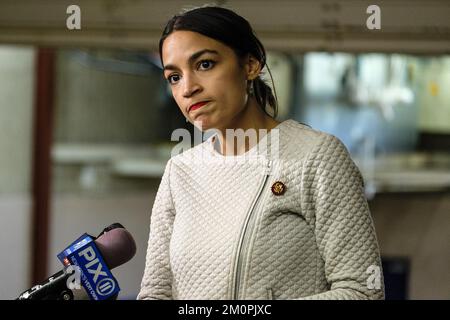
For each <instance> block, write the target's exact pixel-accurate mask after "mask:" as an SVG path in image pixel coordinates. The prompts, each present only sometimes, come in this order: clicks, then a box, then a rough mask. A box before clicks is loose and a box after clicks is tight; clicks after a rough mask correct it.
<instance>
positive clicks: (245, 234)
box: [231, 160, 272, 300]
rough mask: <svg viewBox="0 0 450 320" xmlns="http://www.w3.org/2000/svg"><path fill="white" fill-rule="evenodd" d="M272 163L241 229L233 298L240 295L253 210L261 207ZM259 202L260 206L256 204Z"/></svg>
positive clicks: (269, 162)
mask: <svg viewBox="0 0 450 320" xmlns="http://www.w3.org/2000/svg"><path fill="white" fill-rule="evenodd" d="M271 164H272V161H271V160H269V161H268V163H267V166H266V173H265V176H264V180H263V182H262V184H261V186H260V188H259V190H258V194H257V195H256V198H255V200H254V201H253V204H252V206H251V209H250V211H249V212H248V213H247V216H246V218H245V222H244V226H243V228H242V231H241V236H240V238H239V245H238V251H237V259H236V263H235V268H234V270H235V276H234V286H233V289H234V290H233V293H232V295H231V296H232V299H234V300H237V299H238V297H239V287H240V284H241V281H242V279H241V278H242V273H243V272H242V269H243V262H244V258H245V257H246V253H247V247H248V244H247V242H248V240H249V236H250V235H251V234H252V232H251V231H252V230H253V227H254V223H253V220H254V219H253V217H255V215H254V214H253V212H255V211H256V210H254V209H255V208H258V207H259V204H260V202H259V200H260V196H261V193H262V192H263V190H264V186H265V185H266V183H267V180H268V178H269V175H270V169H271ZM256 204H258V206H257V205H256ZM251 222H252V223H251Z"/></svg>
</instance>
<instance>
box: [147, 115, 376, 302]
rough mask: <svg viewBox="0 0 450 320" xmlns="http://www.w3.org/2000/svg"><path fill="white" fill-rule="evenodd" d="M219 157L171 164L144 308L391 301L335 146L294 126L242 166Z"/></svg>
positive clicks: (212, 153) (193, 152) (190, 153)
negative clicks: (170, 303)
mask: <svg viewBox="0 0 450 320" xmlns="http://www.w3.org/2000/svg"><path fill="white" fill-rule="evenodd" d="M214 146H215V145H214V142H213V137H210V138H209V139H208V140H206V141H205V142H203V143H201V144H199V145H197V146H195V147H193V148H191V149H189V150H187V151H185V152H183V153H182V154H179V155H177V156H174V157H172V158H171V159H170V160H169V161H168V163H167V165H166V169H165V172H164V175H163V177H162V180H161V184H160V186H159V189H158V192H157V194H156V198H155V202H154V204H153V208H152V212H151V217H150V234H149V241H148V249H147V256H146V264H145V270H144V275H143V279H142V283H141V290H140V292H139V295H138V299H383V298H384V285H383V276H382V270H381V261H380V254H379V248H378V243H377V238H376V234H375V230H374V226H373V221H372V218H371V216H370V212H369V208H368V205H367V201H366V199H365V197H364V190H363V179H362V176H361V174H360V171H359V170H358V168H357V167H356V165H355V164H354V162H353V161H352V160H351V158H350V155H349V153H348V151H347V149H346V148H345V146H344V145H343V144H342V142H341V141H340V140H339V139H337V138H336V137H334V136H332V135H329V134H326V133H323V132H320V131H316V130H313V129H311V128H309V127H307V126H305V125H303V124H300V123H298V122H297V121H295V120H292V119H290V120H286V121H283V122H282V123H281V124H279V125H278V126H277V127H276V128H274V129H272V130H271V131H270V133H269V134H267V135H266V136H265V137H264V138H263V139H262V140H261V141H260V143H258V145H257V146H255V147H253V148H252V149H250V150H249V151H248V152H247V153H245V154H244V155H240V156H223V155H221V154H220V153H219V152H217V151H216V150H215V147H214ZM277 181H278V182H281V183H282V184H283V185H284V186H285V192H284V193H283V194H279V195H277V194H276V193H274V192H273V191H272V188H271V187H272V185H273V184H274V183H275V182H277Z"/></svg>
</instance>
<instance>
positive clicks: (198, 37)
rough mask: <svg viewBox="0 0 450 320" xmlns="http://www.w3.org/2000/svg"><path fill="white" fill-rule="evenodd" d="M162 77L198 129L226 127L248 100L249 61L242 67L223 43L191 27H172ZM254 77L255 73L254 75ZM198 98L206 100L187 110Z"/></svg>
mask: <svg viewBox="0 0 450 320" xmlns="http://www.w3.org/2000/svg"><path fill="white" fill-rule="evenodd" d="M162 60H163V64H164V77H165V78H166V79H167V80H168V82H169V85H170V87H171V89H172V94H173V97H174V99H175V101H176V103H177V104H178V106H179V108H180V110H181V112H182V113H183V115H184V116H185V117H186V118H187V119H189V120H190V121H191V122H192V123H194V124H195V125H196V126H197V127H198V124H199V123H201V128H200V129H201V130H203V131H204V130H207V129H211V128H217V129H220V128H225V127H227V126H228V125H229V124H231V123H233V121H236V118H237V117H238V116H239V113H240V112H241V111H242V110H243V109H244V108H245V106H246V103H247V99H248V96H247V80H248V79H249V75H250V77H251V74H252V73H251V66H250V64H247V63H244V65H243V66H242V67H241V66H240V65H239V61H238V58H237V56H236V54H235V53H234V51H233V50H232V49H231V48H230V47H228V46H226V45H225V44H223V43H221V42H219V41H216V40H214V39H212V38H209V37H206V36H204V35H202V34H200V33H197V32H192V31H175V32H173V33H172V34H170V35H169V36H168V37H167V38H166V39H165V40H164V43H163V47H162ZM253 78H254V77H253ZM199 102H207V103H206V104H204V105H202V106H201V107H200V108H197V109H193V110H190V107H191V106H192V105H194V104H197V103H199Z"/></svg>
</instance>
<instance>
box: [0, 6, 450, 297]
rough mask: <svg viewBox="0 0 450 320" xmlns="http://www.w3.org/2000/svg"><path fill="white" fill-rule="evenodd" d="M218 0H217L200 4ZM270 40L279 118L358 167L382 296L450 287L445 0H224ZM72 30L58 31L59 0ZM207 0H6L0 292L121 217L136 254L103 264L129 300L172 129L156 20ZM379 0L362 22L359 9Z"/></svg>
mask: <svg viewBox="0 0 450 320" xmlns="http://www.w3.org/2000/svg"><path fill="white" fill-rule="evenodd" d="M210 3H213V2H210ZM216 3H218V4H222V5H224V6H226V7H228V8H231V9H234V10H235V11H237V12H238V13H239V14H241V15H243V16H244V17H245V18H247V19H248V20H249V22H250V23H251V24H252V26H253V27H254V29H255V31H256V33H257V35H258V36H259V38H260V39H261V40H262V42H263V43H264V45H265V46H266V49H267V51H268V65H269V67H270V68H271V71H272V75H273V78H274V81H275V87H276V90H277V94H278V99H279V104H280V107H279V116H278V118H277V119H278V120H279V121H282V120H284V119H288V118H292V119H295V120H297V121H299V122H303V123H306V124H308V125H310V126H311V127H313V128H314V129H318V130H322V131H325V132H328V133H331V134H334V135H336V136H337V137H339V138H340V139H341V140H342V141H343V142H344V143H345V145H346V146H347V148H348V149H349V151H350V152H351V154H352V157H353V159H354V160H355V162H356V163H357V164H358V166H359V167H360V169H361V171H362V173H363V176H364V179H365V188H366V196H367V199H368V201H369V206H370V209H371V213H372V215H373V219H374V222H375V227H376V231H377V236H378V240H379V243H380V247H381V253H382V258H383V268H384V276H385V284H386V297H387V298H388V299H449V298H450V272H449V270H450V268H449V267H450V3H449V2H448V1H447V0H445V1H444V0H441V1H437V0H430V1H418V0H410V1H403V0H402V1H400V0H390V1H376V3H372V2H371V1H350V0H349V1H320V0H319V1H307V0H304V1H288V0H279V1H268V0H249V1H220V2H216ZM71 4H77V5H78V6H79V7H80V9H81V30H68V29H67V28H66V19H67V18H68V17H69V15H70V14H67V12H66V10H67V7H68V6H69V5H71ZM202 4H204V2H202V1H181V0H180V1H178V0H173V1H139V0H134V1H132V0H128V1H127V0H122V1H112V0H110V1H106V0H104V1H100V0H89V1H87V0H85V1H64V0H45V1H44V0H41V1H25V0H1V1H0V130H1V134H0V228H1V230H0V240H1V241H0V254H1V257H2V258H1V266H0V299H13V298H16V297H17V296H18V294H19V293H21V292H22V291H24V290H26V289H28V288H29V287H31V286H32V285H33V284H36V283H37V282H39V281H42V280H43V279H45V278H47V277H48V276H49V275H50V274H53V273H55V272H56V271H58V270H60V269H61V265H60V263H59V261H58V260H57V258H56V254H57V253H59V252H60V250H62V249H64V247H65V246H66V245H68V244H69V243H71V242H72V241H73V240H75V239H76V238H77V237H78V236H80V235H81V234H82V233H84V232H88V233H90V234H92V235H97V234H98V233H99V232H100V231H101V230H102V229H103V228H104V227H106V226H107V225H109V224H111V223H113V222H120V223H122V224H123V225H124V226H125V227H126V228H127V229H128V230H129V231H130V232H131V233H132V235H133V236H134V238H135V240H136V242H137V246H138V251H137V254H136V256H135V257H134V258H133V260H131V261H130V262H128V263H127V264H125V265H123V266H120V267H118V268H117V269H114V270H113V273H114V274H115V276H116V277H117V279H118V281H119V283H120V285H121V288H122V291H121V294H120V296H119V298H120V299H134V298H135V297H136V295H137V293H138V291H139V286H140V280H141V278H142V274H143V271H144V261H145V250H146V244H147V239H148V231H149V219H150V212H151V208H152V205H153V201H154V197H155V194H156V191H157V188H158V186H159V183H160V179H161V176H162V173H163V170H164V167H165V164H166V162H167V160H168V159H169V157H170V152H171V149H172V148H173V147H174V146H175V145H176V144H178V142H177V141H171V134H172V132H173V130H175V129H176V128H186V129H187V130H189V131H191V132H193V130H194V129H193V127H192V125H191V124H190V123H189V124H186V123H185V120H184V117H183V116H182V114H181V112H180V111H179V109H178V107H177V105H176V104H175V102H174V101H173V99H172V97H171V95H170V91H169V88H168V87H167V84H166V82H165V80H164V78H163V76H162V71H161V69H160V64H159V56H158V52H157V43H158V40H159V36H160V34H161V32H162V28H163V26H164V25H165V22H166V21H167V20H168V19H169V18H170V17H171V16H172V15H173V14H175V13H177V12H179V11H180V10H181V9H183V8H189V7H193V6H198V5H202ZM371 4H377V5H378V6H379V7H380V9H381V29H380V30H369V29H368V28H367V26H366V20H367V19H368V18H369V16H370V14H368V13H367V12H366V9H367V7H368V6H369V5H371Z"/></svg>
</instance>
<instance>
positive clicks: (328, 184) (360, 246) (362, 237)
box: [303, 134, 384, 299]
mask: <svg viewBox="0 0 450 320" xmlns="http://www.w3.org/2000/svg"><path fill="white" fill-rule="evenodd" d="M304 165H305V166H306V167H305V168H304V174H305V176H304V181H306V184H307V186H306V188H307V189H308V190H309V192H308V194H309V198H307V201H308V203H309V204H308V205H307V206H306V207H307V208H309V209H308V211H309V215H310V216H311V221H312V222H313V225H314V232H315V237H316V243H317V246H318V249H319V252H320V255H321V257H322V259H323V261H324V268H325V269H324V270H325V277H326V279H327V282H328V285H329V289H328V291H325V292H322V293H318V294H315V295H311V296H308V297H304V298H303V299H384V281H383V273H382V266H381V258H380V252H379V247H378V241H377V238H376V233H375V228H374V224H373V221H372V217H371V214H370V211H369V207H368V204H367V201H366V198H365V195H364V181H363V178H362V176H361V173H360V171H359V169H358V168H357V166H356V165H355V163H354V162H353V161H352V159H351V158H350V154H349V152H348V151H347V149H346V148H345V146H344V145H343V143H342V142H341V141H340V140H339V139H338V138H336V137H334V136H332V135H328V134H324V137H323V139H322V140H321V142H320V143H319V144H318V145H317V146H315V147H314V148H313V150H312V151H311V153H310V155H309V156H308V159H307V161H305V164H304Z"/></svg>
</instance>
